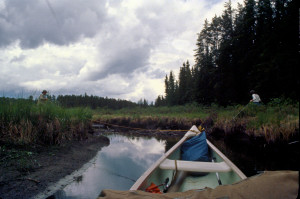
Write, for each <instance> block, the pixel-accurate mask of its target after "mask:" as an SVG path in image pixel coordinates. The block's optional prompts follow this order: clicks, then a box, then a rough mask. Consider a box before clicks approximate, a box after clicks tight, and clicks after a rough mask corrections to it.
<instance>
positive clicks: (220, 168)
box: [159, 159, 231, 172]
mask: <svg viewBox="0 0 300 199" xmlns="http://www.w3.org/2000/svg"><path fill="white" fill-rule="evenodd" d="M159 168H160V169H170V170H176V169H177V170H179V171H191V172H229V171H230V170H231V168H230V167H229V166H228V165H227V164H226V162H197V161H185V160H176V162H175V160H170V159H165V160H164V161H163V162H162V163H161V164H160V165H159Z"/></svg>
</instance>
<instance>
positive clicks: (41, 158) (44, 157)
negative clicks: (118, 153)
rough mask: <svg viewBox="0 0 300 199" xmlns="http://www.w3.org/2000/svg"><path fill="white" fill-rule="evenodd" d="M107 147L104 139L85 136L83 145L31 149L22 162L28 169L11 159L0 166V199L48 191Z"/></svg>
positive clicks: (77, 143) (80, 143) (10, 198)
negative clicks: (24, 162)
mask: <svg viewBox="0 0 300 199" xmlns="http://www.w3.org/2000/svg"><path fill="white" fill-rule="evenodd" d="M107 145H109V139H108V138H106V137H104V136H96V135H89V137H88V138H87V139H85V140H83V141H72V142H69V143H67V144H65V145H64V146H60V147H42V146H39V147H37V148H31V149H30V150H31V152H32V154H33V155H32V156H30V160H28V161H26V164H29V163H30V167H28V165H23V166H22V167H20V164H19V162H20V161H17V160H15V159H11V160H7V161H5V162H2V163H1V168H0V176H1V177H0V198H2V199H15V198H16V199H17V198H18V199H21V198H24V199H25V198H26V199H27V198H33V197H34V196H36V195H38V194H39V193H42V192H44V193H46V192H47V191H51V189H53V186H54V185H55V184H57V182H58V181H59V180H60V179H62V178H64V177H65V176H68V175H70V174H71V173H73V172H74V171H76V170H78V169H80V168H81V167H82V166H83V165H84V164H85V163H87V162H88V161H89V160H91V159H92V158H93V157H94V156H95V155H96V153H97V152H98V151H99V150H100V149H101V148H102V147H104V146H107ZM51 186H52V188H51Z"/></svg>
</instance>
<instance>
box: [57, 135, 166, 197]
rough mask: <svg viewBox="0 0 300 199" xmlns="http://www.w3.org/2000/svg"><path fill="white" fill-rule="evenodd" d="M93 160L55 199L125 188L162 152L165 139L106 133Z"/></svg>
mask: <svg viewBox="0 0 300 199" xmlns="http://www.w3.org/2000/svg"><path fill="white" fill-rule="evenodd" d="M107 137H108V138H109V139H110V145H109V146H107V147H105V148H102V150H101V151H99V152H98V154H97V156H96V157H95V159H94V161H93V163H92V164H91V166H90V167H88V168H87V169H86V170H85V171H84V172H83V173H82V175H80V176H76V177H75V178H74V181H73V182H72V183H71V184H69V185H67V186H66V187H64V188H63V189H62V190H59V191H57V192H56V193H55V194H54V195H53V196H52V198H55V199H77V198H78V199H79V198H80V199H95V198H97V196H98V195H99V194H100V192H101V190H103V189H115V190H128V189H130V187H131V186H132V185H133V184H134V182H135V181H136V180H137V179H138V178H139V177H140V176H141V175H142V174H143V173H144V171H146V170H147V169H148V168H149V167H150V166H151V165H152V164H153V163H154V162H155V161H156V160H158V159H159V157H160V156H161V155H162V154H163V153H164V152H165V148H166V141H165V140H157V139H156V138H146V137H126V136H122V135H108V136H107Z"/></svg>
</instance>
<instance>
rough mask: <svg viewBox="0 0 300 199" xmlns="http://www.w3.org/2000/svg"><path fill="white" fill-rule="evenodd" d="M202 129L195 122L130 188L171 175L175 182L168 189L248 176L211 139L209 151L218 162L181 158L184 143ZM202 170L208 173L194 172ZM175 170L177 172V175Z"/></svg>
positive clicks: (212, 184)
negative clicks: (181, 147) (194, 173)
mask: <svg viewBox="0 0 300 199" xmlns="http://www.w3.org/2000/svg"><path fill="white" fill-rule="evenodd" d="M196 132H199V130H198V128H197V127H196V126H193V127H192V128H191V130H190V131H188V132H187V133H186V134H185V136H184V137H183V138H182V139H181V140H180V141H179V142H177V143H176V144H175V145H174V146H173V147H172V148H171V149H170V150H168V151H167V152H166V153H165V154H163V155H162V157H161V158H159V159H158V160H157V161H156V162H155V163H154V164H153V165H152V166H151V167H150V168H149V169H148V170H147V171H146V172H145V173H144V174H143V175H142V176H141V177H140V178H139V179H138V180H137V181H136V182H135V184H134V185H133V186H132V187H131V189H130V190H145V189H146V188H147V187H148V186H149V185H150V184H151V183H152V182H153V183H155V184H156V185H160V184H162V183H164V182H165V180H166V179H167V178H169V179H170V181H171V182H172V185H171V187H170V188H169V190H168V192H183V191H187V190H191V189H202V188H205V187H210V188H215V187H217V186H219V181H221V183H222V184H223V185H226V184H232V183H235V182H238V181H240V180H242V179H246V178H247V177H246V176H245V175H244V174H243V173H242V172H241V171H240V170H239V169H238V167H236V166H235V165H234V164H233V163H232V162H231V161H230V160H229V159H228V158H227V157H226V156H225V155H224V154H223V153H222V152H221V151H219V150H218V149H217V148H216V147H215V146H214V145H213V144H212V143H211V142H209V141H208V140H207V144H208V147H209V153H210V156H211V158H213V159H214V162H196V161H183V160H180V146H181V145H182V144H183V143H184V141H186V140H187V139H188V138H190V137H192V136H195V135H196ZM193 172H199V173H205V175H198V176H197V175H190V173H193ZM174 173H177V175H176V177H174Z"/></svg>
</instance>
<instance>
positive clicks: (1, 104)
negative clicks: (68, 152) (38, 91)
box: [0, 97, 92, 145]
mask: <svg viewBox="0 0 300 199" xmlns="http://www.w3.org/2000/svg"><path fill="white" fill-rule="evenodd" d="M91 118H92V112H91V110H90V109H86V108H69V109H67V108H63V107H61V106H58V105H56V104H54V103H51V102H48V103H44V104H39V105H38V104H36V102H35V101H32V100H28V99H10V98H4V97H2V98H0V127H1V128H0V141H1V142H4V143H10V144H17V145H20V144H21V145H22V144H42V145H55V144H61V143H62V142H63V141H64V140H72V139H74V138H75V139H82V138H83V137H84V136H85V133H86V129H87V125H88V123H89V121H90V119H91Z"/></svg>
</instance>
